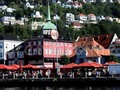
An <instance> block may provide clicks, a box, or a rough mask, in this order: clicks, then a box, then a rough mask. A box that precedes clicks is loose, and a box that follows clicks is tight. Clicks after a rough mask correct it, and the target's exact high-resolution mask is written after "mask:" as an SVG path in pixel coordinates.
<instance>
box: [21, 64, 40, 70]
mask: <svg viewBox="0 0 120 90" xmlns="http://www.w3.org/2000/svg"><path fill="white" fill-rule="evenodd" d="M22 68H23V69H40V68H39V67H38V66H35V65H31V64H28V65H25V66H22Z"/></svg>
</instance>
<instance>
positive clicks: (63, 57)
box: [60, 55, 70, 65]
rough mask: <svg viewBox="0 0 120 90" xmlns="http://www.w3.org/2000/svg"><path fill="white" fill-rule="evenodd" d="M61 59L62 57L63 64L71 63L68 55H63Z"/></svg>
mask: <svg viewBox="0 0 120 90" xmlns="http://www.w3.org/2000/svg"><path fill="white" fill-rule="evenodd" d="M60 59H61V62H60V64H62V65H66V64H68V63H70V59H69V58H68V57H67V56H66V55H62V56H61V57H60Z"/></svg>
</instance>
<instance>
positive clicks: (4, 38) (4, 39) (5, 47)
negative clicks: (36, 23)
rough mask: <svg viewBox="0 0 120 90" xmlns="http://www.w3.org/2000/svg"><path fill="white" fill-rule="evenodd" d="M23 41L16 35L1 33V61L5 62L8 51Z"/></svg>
mask: <svg viewBox="0 0 120 90" xmlns="http://www.w3.org/2000/svg"><path fill="white" fill-rule="evenodd" d="M22 42H23V41H20V40H19V39H18V38H17V37H16V36H13V35H9V34H1V35H0V63H4V64H5V61H6V60H7V51H9V50H11V49H13V48H14V47H16V46H18V45H19V44H21V43H22Z"/></svg>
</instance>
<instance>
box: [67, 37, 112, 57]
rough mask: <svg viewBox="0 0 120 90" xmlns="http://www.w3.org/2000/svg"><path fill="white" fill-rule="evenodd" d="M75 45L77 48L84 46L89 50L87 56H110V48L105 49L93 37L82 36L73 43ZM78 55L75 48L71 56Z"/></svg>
mask: <svg viewBox="0 0 120 90" xmlns="http://www.w3.org/2000/svg"><path fill="white" fill-rule="evenodd" d="M73 46H74V47H76V48H79V47H81V48H83V49H85V50H86V52H87V57H100V56H106V55H107V56H109V55H110V50H109V49H105V48H104V47H103V46H102V45H100V44H99V43H98V42H96V41H95V40H94V38H92V37H82V38H79V39H78V40H77V42H74V43H73ZM75 55H76V52H75V50H74V51H73V53H72V54H71V55H70V56H69V57H73V56H75Z"/></svg>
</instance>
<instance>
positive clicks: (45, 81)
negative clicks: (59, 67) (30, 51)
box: [0, 77, 120, 87]
mask: <svg viewBox="0 0 120 90" xmlns="http://www.w3.org/2000/svg"><path fill="white" fill-rule="evenodd" d="M111 85H114V86H115V85H117V86H119V85H120V78H119V77H101V78H96V77H87V78H85V77H80V78H56V77H55V78H38V79H35V78H28V79H23V78H17V79H0V87H4V86H6V87H7V86H8V87H13V86H14V87H18V86H81V87H82V86H111Z"/></svg>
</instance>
